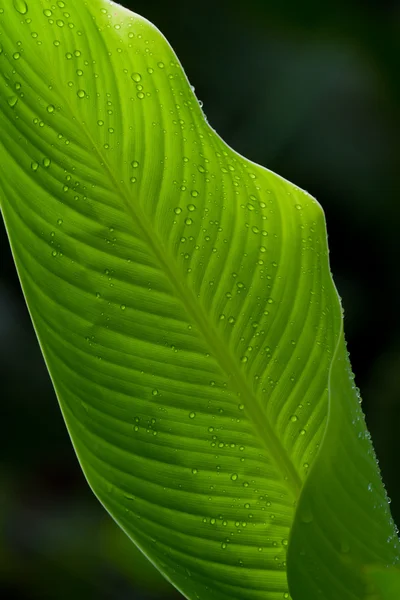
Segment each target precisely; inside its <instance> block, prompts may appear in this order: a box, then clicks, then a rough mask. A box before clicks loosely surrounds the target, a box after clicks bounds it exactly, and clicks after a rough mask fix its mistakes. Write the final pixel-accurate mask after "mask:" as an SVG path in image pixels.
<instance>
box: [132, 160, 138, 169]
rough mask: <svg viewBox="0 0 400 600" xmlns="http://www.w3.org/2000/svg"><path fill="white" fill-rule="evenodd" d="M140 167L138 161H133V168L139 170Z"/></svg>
mask: <svg viewBox="0 0 400 600" xmlns="http://www.w3.org/2000/svg"><path fill="white" fill-rule="evenodd" d="M138 166H139V163H138V161H137V160H133V161H132V162H131V167H132V168H133V169H137V168H138Z"/></svg>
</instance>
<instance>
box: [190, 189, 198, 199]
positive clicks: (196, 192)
mask: <svg viewBox="0 0 400 600" xmlns="http://www.w3.org/2000/svg"><path fill="white" fill-rule="evenodd" d="M190 195H191V196H192V197H193V198H197V196H198V195H199V192H198V191H197V190H192V191H191V192H190Z"/></svg>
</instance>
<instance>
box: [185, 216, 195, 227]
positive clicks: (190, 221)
mask: <svg viewBox="0 0 400 600" xmlns="http://www.w3.org/2000/svg"><path fill="white" fill-rule="evenodd" d="M185 223H186V225H192V223H193V221H192V219H190V218H189V217H188V218H187V219H185Z"/></svg>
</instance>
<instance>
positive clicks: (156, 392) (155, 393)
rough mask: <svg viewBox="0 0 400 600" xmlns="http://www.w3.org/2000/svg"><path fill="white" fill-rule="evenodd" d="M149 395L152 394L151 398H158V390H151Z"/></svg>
mask: <svg viewBox="0 0 400 600" xmlns="http://www.w3.org/2000/svg"><path fill="white" fill-rule="evenodd" d="M151 393H152V395H153V396H158V393H159V392H158V390H153V391H152V392H151Z"/></svg>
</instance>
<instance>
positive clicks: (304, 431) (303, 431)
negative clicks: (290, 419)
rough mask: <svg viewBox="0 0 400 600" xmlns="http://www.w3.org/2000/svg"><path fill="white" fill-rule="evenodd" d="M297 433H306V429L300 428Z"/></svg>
mask: <svg viewBox="0 0 400 600" xmlns="http://www.w3.org/2000/svg"><path fill="white" fill-rule="evenodd" d="M299 433H300V435H306V433H307V432H306V430H305V429H300V432H299Z"/></svg>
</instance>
